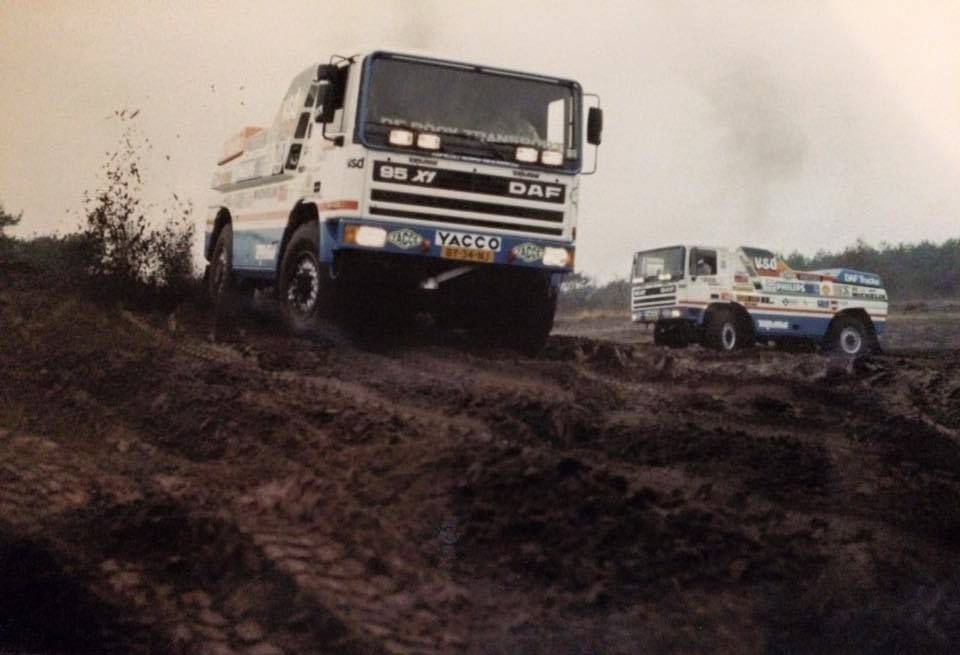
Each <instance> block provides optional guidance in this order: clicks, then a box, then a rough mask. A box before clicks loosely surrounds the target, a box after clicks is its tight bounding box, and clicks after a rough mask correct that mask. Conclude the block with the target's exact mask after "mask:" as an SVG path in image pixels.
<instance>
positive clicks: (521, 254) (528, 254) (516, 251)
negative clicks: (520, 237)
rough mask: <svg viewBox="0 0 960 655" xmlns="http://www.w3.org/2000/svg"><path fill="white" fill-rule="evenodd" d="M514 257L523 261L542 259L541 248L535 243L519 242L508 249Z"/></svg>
mask: <svg viewBox="0 0 960 655" xmlns="http://www.w3.org/2000/svg"><path fill="white" fill-rule="evenodd" d="M510 252H511V253H512V254H513V256H514V257H516V258H517V259H519V260H521V261H525V262H528V263H529V262H538V261H540V260H541V259H543V248H542V247H541V246H538V245H537V244H535V243H530V242H527V243H521V244H520V245H518V246H514V247H513V249H512V250H511V251H510Z"/></svg>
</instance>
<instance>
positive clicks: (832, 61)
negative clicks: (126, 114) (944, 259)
mask: <svg viewBox="0 0 960 655" xmlns="http://www.w3.org/2000/svg"><path fill="white" fill-rule="evenodd" d="M379 46H390V47H412V48H418V49H425V50H430V51H432V52H436V53H438V54H443V55H445V56H447V57H450V58H456V59H465V60H470V61H476V62H480V63H490V64H495V65H500V66H504V67H509V68H518V69H523V70H530V71H534V72H544V73H552V74H555V75H559V76H564V77H572V78H575V79H577V80H579V81H580V82H581V83H582V84H583V86H584V88H585V89H586V90H588V91H593V92H596V93H599V94H600V95H601V97H602V102H603V106H604V109H605V119H606V121H605V123H606V124H605V133H604V144H603V146H602V149H601V153H600V170H599V172H598V173H597V174H596V175H595V176H593V177H590V178H586V180H585V182H584V185H583V187H584V188H583V190H582V191H581V215H580V227H579V244H578V245H579V250H578V255H577V264H578V268H579V269H580V270H581V271H583V272H585V273H587V274H591V275H595V276H597V277H599V278H601V279H609V278H610V277H613V276H615V275H622V274H624V273H625V272H626V270H627V268H628V267H629V262H630V258H631V255H632V252H633V251H635V250H638V249H641V248H647V247H652V246H657V245H662V244H665V243H672V242H686V241H700V242H704V243H717V244H730V245H736V244H739V243H743V242H748V243H751V244H755V245H759V246H766V247H769V248H772V249H775V250H779V251H783V252H789V251H792V250H800V251H802V252H805V253H813V252H814V251H816V250H817V249H821V248H823V249H831V250H836V249H840V248H841V247H843V246H845V245H848V244H850V243H852V242H853V241H854V240H856V239H857V238H863V239H865V240H867V241H868V242H871V243H874V244H877V243H880V242H881V241H888V242H894V243H896V242H900V241H918V240H921V239H931V240H935V241H939V240H943V239H947V238H953V237H960V188H958V187H960V175H958V173H960V2H957V1H956V0H943V1H940V2H937V1H933V0H910V1H903V2H886V1H884V0H850V1H822V2H815V1H805V2H796V1H792V0H791V1H782V2H781V1H777V0H748V1H735V0H722V1H721V0H715V1H713V2H687V1H682V0H664V1H647V2H643V1H639V0H638V1H624V2H614V1H603V0H591V1H590V2H582V1H578V2H568V1H558V0H506V1H502V2H500V1H497V2H493V1H491V2H474V3H467V2H446V1H444V0H436V1H433V0H421V1H415V0H396V1H389V0H368V1H361V0H351V1H350V2H342V3H335V2H316V1H314V0H310V1H305V2H292V1H290V2H284V1H282V0H281V1H277V2H270V3H268V2H262V0H258V1H254V2H238V1H230V2H222V3H212V2H210V3H203V2H186V1H183V2H178V1H169V2H120V1H119V0H117V1H114V2H95V1H92V0H84V1H83V2H54V1H53V0H35V1H30V2H28V1H26V0H23V1H15V0H0V81H2V89H0V202H2V203H3V204H4V206H5V208H6V209H7V210H8V211H14V212H18V211H21V210H22V211H23V212H24V220H23V224H22V225H21V227H20V228H19V230H18V233H19V234H22V235H26V234H30V233H34V232H38V233H45V232H50V231H53V230H59V231H61V232H62V231H66V230H68V229H70V228H71V227H72V226H74V225H76V223H77V218H76V217H77V210H78V208H79V206H80V201H81V198H82V195H83V192H84V190H86V189H91V190H92V189H94V188H95V187H96V185H97V182H98V178H97V175H98V171H99V169H100V167H101V165H102V163H103V161H104V159H105V153H106V152H107V151H110V150H112V149H114V147H115V145H116V143H117V139H118V136H119V129H120V128H119V125H118V123H117V121H116V120H112V119H109V118H108V117H109V116H110V115H111V114H112V112H113V111H114V110H116V109H119V108H123V107H127V108H139V109H140V110H141V113H140V115H139V116H138V119H137V120H138V123H139V126H140V128H141V129H142V130H143V132H144V133H145V134H146V136H147V137H148V138H149V139H150V140H151V142H152V144H153V151H152V152H151V154H150V156H149V157H148V167H147V171H146V175H147V185H148V192H149V197H150V198H151V199H153V200H162V199H163V198H164V197H168V196H169V194H171V193H174V192H176V193H178V194H179V195H181V196H185V197H189V198H191V199H193V200H194V202H195V204H196V205H197V206H198V207H199V208H202V207H203V206H204V205H205V204H206V203H207V200H208V198H209V196H208V195H207V191H206V188H207V185H208V183H209V180H210V176H211V173H212V171H213V168H214V164H215V161H216V159H217V156H218V155H219V153H220V150H221V146H222V144H223V141H224V140H225V139H226V138H227V137H228V136H230V134H231V133H233V132H235V131H236V130H237V129H239V128H240V127H242V126H244V125H257V124H261V125H263V124H268V123H269V122H270V121H271V120H272V119H273V116H274V114H275V112H276V110H277V107H278V105H279V102H280V100H281V96H282V94H283V92H284V91H285V89H286V86H287V84H288V83H289V81H290V79H291V78H292V77H293V76H294V75H295V74H296V73H297V72H299V71H300V70H302V69H303V68H304V67H306V66H307V65H309V64H311V63H313V62H315V61H321V60H326V59H327V58H328V57H329V55H330V54H332V53H338V54H351V53H353V52H355V51H357V50H359V49H361V48H365V47H379ZM168 156H169V160H168V159H167V157H168ZM197 218H198V220H202V212H198V216H197Z"/></svg>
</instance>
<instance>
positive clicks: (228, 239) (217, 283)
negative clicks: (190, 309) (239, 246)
mask: <svg viewBox="0 0 960 655" xmlns="http://www.w3.org/2000/svg"><path fill="white" fill-rule="evenodd" d="M206 283H207V295H208V296H209V298H210V301H211V302H212V303H213V305H214V307H216V308H217V309H218V310H219V309H224V308H232V306H233V305H234V304H235V302H236V299H237V285H236V281H235V280H234V277H233V227H232V226H231V225H230V224H229V223H227V224H226V225H224V226H223V227H222V228H220V233H219V234H218V235H217V241H216V243H215V244H214V246H213V256H212V257H211V258H210V266H209V269H208V271H207V276H206Z"/></svg>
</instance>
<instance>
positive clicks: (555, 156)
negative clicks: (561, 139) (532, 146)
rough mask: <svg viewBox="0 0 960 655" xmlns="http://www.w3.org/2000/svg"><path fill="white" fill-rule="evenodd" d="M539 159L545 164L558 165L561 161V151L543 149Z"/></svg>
mask: <svg viewBox="0 0 960 655" xmlns="http://www.w3.org/2000/svg"><path fill="white" fill-rule="evenodd" d="M540 161H541V162H542V163H544V164H546V165H547V166H559V165H560V164H562V163H563V153H562V152H560V151H559V150H544V151H543V153H542V154H541V155H540Z"/></svg>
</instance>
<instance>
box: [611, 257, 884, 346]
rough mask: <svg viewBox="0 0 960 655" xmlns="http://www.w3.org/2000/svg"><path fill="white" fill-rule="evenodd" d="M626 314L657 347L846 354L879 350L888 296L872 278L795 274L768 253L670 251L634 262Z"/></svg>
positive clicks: (840, 272) (841, 271)
mask: <svg viewBox="0 0 960 655" xmlns="http://www.w3.org/2000/svg"><path fill="white" fill-rule="evenodd" d="M631 278H632V284H631V294H630V312H631V316H632V319H633V321H634V322H635V323H642V324H648V325H649V324H653V325H654V332H653V335H654V342H655V343H656V344H658V345H665V346H671V347H684V346H686V345H688V344H690V343H701V344H703V345H704V346H706V347H708V348H713V349H716V350H735V349H737V348H745V347H749V346H752V345H753V344H755V343H757V342H773V343H779V344H786V343H796V342H812V343H815V344H818V345H819V346H820V347H821V348H823V349H825V350H830V351H837V352H840V353H843V354H845V355H859V354H862V353H866V352H869V351H872V350H876V349H877V348H878V341H877V339H878V337H879V335H880V334H882V332H883V328H884V325H885V323H886V319H887V294H886V291H885V290H884V288H883V283H882V282H881V280H880V277H879V276H878V275H875V274H873V273H865V272H862V271H855V270H851V269H847V268H837V269H830V270H819V271H795V270H792V269H791V268H790V267H789V266H788V265H787V264H786V262H784V261H783V260H782V259H780V258H779V257H777V256H776V255H775V254H773V253H772V252H770V251H768V250H763V249H760V248H749V247H741V248H716V247H705V246H671V247H667V248H657V249H655V250H644V251H641V252H638V253H636V255H634V258H633V270H632V275H631Z"/></svg>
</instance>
